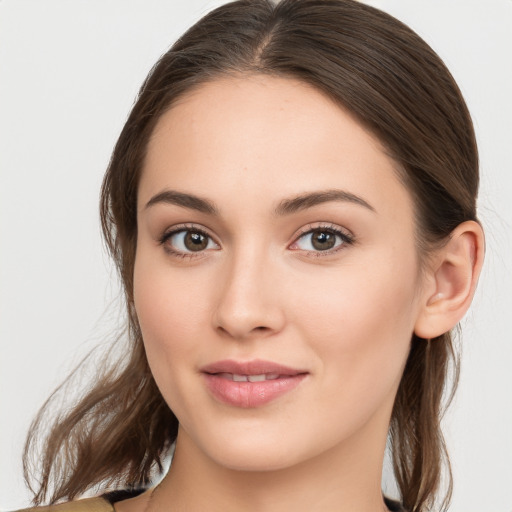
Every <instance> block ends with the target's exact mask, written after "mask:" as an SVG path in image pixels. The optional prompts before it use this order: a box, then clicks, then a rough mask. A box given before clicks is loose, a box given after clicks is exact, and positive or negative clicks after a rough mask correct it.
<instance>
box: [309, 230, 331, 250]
mask: <svg viewBox="0 0 512 512" xmlns="http://www.w3.org/2000/svg"><path fill="white" fill-rule="evenodd" d="M312 238H313V240H312V242H313V247H314V248H315V249H318V250H320V251H326V250H328V249H332V248H333V247H334V244H335V243H336V237H335V236H334V235H333V234H332V233H329V232H328V231H315V232H314V233H313V237H312Z"/></svg>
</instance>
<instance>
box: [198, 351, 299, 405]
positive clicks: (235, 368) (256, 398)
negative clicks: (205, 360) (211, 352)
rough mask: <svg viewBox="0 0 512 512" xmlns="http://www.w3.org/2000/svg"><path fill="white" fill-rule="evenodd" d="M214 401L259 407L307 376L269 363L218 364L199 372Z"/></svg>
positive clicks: (229, 362) (281, 394) (231, 362)
mask: <svg viewBox="0 0 512 512" xmlns="http://www.w3.org/2000/svg"><path fill="white" fill-rule="evenodd" d="M201 372H202V375H203V377H204V380H205V384H206V388H207V389H208V391H209V392H210V394H211V395H212V396H213V398H214V399H215V400H217V401H219V402H222V403H223V404H227V405H230V406H233V407H239V408H255V407H261V406H263V405H265V404H267V403H269V402H271V401H273V400H276V399H277V398H279V397H281V396H283V395H285V394H287V393H288V392H290V391H292V390H293V389H295V388H296V387H297V386H298V385H299V384H300V383H301V382H302V380H303V379H304V378H305V377H306V376H307V375H308V372H307V371H304V370H298V369H294V368H290V367H286V366H283V365H279V364H276V363H273V362H269V361H261V360H253V361H248V362H243V363H239V362H236V361H231V360H226V361H218V362H217V363H213V364H211V365H207V366H205V367H203V368H202V369H201Z"/></svg>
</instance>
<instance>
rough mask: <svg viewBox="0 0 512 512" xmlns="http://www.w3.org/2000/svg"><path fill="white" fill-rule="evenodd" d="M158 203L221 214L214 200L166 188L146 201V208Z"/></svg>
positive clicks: (210, 213)
mask: <svg viewBox="0 0 512 512" xmlns="http://www.w3.org/2000/svg"><path fill="white" fill-rule="evenodd" d="M158 203H164V204H174V205H176V206H183V207H184V208H189V209H190V210H196V211H198V212H201V213H207V214H209V215H218V214H219V210H218V208H217V207H216V206H215V204H214V203H213V202H212V201H209V200H208V199H203V198H201V197H198V196H195V195H192V194H185V193H183V192H177V191H176V190H164V191H163V192H160V193H159V194H156V195H155V196H153V197H152V198H151V199H150V200H149V201H148V202H147V203H146V206H145V209H147V208H150V207H151V206H154V205H155V204H158Z"/></svg>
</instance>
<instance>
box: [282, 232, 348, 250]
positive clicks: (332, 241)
mask: <svg viewBox="0 0 512 512" xmlns="http://www.w3.org/2000/svg"><path fill="white" fill-rule="evenodd" d="M352 243H353V238H352V236H351V235H349V234H346V233H344V232H342V231H341V230H338V229H335V228H330V227H329V228H327V227H325V228H324V227H321V226H320V227H318V228H316V229H311V230H310V231H307V232H306V233H304V234H302V235H301V236H300V237H299V238H297V240H296V241H295V242H294V243H293V244H292V246H291V247H290V248H291V249H294V250H297V249H299V250H301V251H306V252H311V253H315V252H316V253H320V252H335V251H336V249H338V248H339V247H341V246H343V245H350V244H352Z"/></svg>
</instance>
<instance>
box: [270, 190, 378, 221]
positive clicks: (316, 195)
mask: <svg viewBox="0 0 512 512" xmlns="http://www.w3.org/2000/svg"><path fill="white" fill-rule="evenodd" d="M331 201H341V202H346V203H352V204H357V205H359V206H363V207H364V208H367V209H368V210H370V211H372V212H376V210H375V208H374V207H373V206H372V205H371V204H369V203H368V202H367V201H365V200H364V199H363V198H362V197H359V196H357V195H355V194H352V193H351V192H347V191H346V190H338V189H332V190H320V191H317V192H311V193H306V194H301V195H300V196H297V197H293V198H291V199H284V200H283V201H281V202H280V203H279V205H278V206H277V208H276V209H275V213H276V215H289V214H291V213H295V212H299V211H302V210H306V209H307V208H311V207H313V206H317V205H319V204H322V203H328V202H331Z"/></svg>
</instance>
